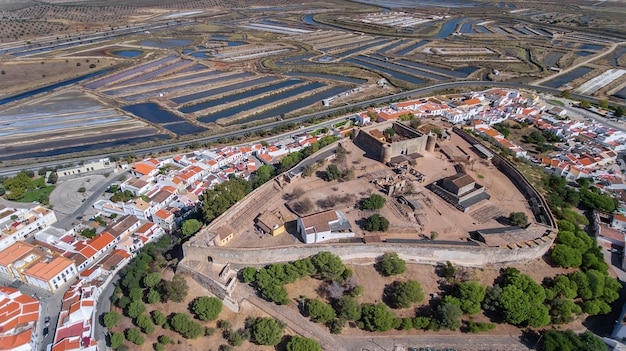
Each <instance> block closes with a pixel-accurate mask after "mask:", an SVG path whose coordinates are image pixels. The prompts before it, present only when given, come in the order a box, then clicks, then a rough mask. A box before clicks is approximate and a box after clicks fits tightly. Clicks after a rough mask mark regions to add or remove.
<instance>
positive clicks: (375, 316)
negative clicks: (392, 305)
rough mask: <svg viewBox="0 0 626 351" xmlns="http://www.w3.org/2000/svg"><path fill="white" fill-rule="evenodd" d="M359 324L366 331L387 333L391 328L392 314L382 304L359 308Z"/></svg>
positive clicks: (364, 305)
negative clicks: (360, 323)
mask: <svg viewBox="0 0 626 351" xmlns="http://www.w3.org/2000/svg"><path fill="white" fill-rule="evenodd" d="M361 322H363V329H365V330H367V331H381V332H382V331H387V330H390V329H391V328H393V314H391V312H390V311H389V310H388V309H387V306H385V304H383V303H382V302H379V303H378V304H375V305H374V304H370V303H366V304H363V305H362V306H361Z"/></svg>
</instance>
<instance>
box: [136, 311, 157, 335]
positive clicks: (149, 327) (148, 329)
mask: <svg viewBox="0 0 626 351" xmlns="http://www.w3.org/2000/svg"><path fill="white" fill-rule="evenodd" d="M135 323H136V324H137V326H138V327H139V328H141V330H142V331H143V332H144V333H146V334H152V333H154V323H152V320H150V317H148V316H146V315H145V314H140V315H139V316H137V319H136V320H135Z"/></svg>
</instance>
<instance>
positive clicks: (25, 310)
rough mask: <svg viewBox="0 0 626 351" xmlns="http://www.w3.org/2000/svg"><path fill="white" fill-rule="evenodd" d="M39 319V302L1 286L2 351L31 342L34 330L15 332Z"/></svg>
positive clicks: (0, 328) (0, 345)
mask: <svg viewBox="0 0 626 351" xmlns="http://www.w3.org/2000/svg"><path fill="white" fill-rule="evenodd" d="M38 318H39V301H37V300H35V299H34V298H32V297H30V296H28V295H23V294H22V293H21V292H20V291H18V290H17V289H15V288H11V287H8V286H0V333H2V334H0V335H1V336H0V350H11V349H13V348H17V347H19V346H22V345H27V344H28V342H29V341H30V337H31V334H32V328H30V329H27V330H24V329H25V328H24V329H22V328H20V329H17V330H15V328H16V327H21V326H26V325H28V324H31V325H32V324H33V323H35V322H36V321H37V319H38Z"/></svg>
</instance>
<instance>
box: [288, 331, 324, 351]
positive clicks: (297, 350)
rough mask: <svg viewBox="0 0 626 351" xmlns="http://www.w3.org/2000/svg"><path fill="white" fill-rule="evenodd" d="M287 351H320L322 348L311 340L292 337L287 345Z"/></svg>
mask: <svg viewBox="0 0 626 351" xmlns="http://www.w3.org/2000/svg"><path fill="white" fill-rule="evenodd" d="M287 351H322V347H321V346H320V344H319V343H318V342H317V341H315V340H313V339H309V338H305V337H302V336H297V335H294V336H292V337H291V338H290V339H289V342H288V343H287Z"/></svg>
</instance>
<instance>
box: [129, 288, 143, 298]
mask: <svg viewBox="0 0 626 351" xmlns="http://www.w3.org/2000/svg"><path fill="white" fill-rule="evenodd" d="M128 297H130V300H131V301H141V300H142V299H143V289H142V288H132V289H130V292H129V293H128Z"/></svg>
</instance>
